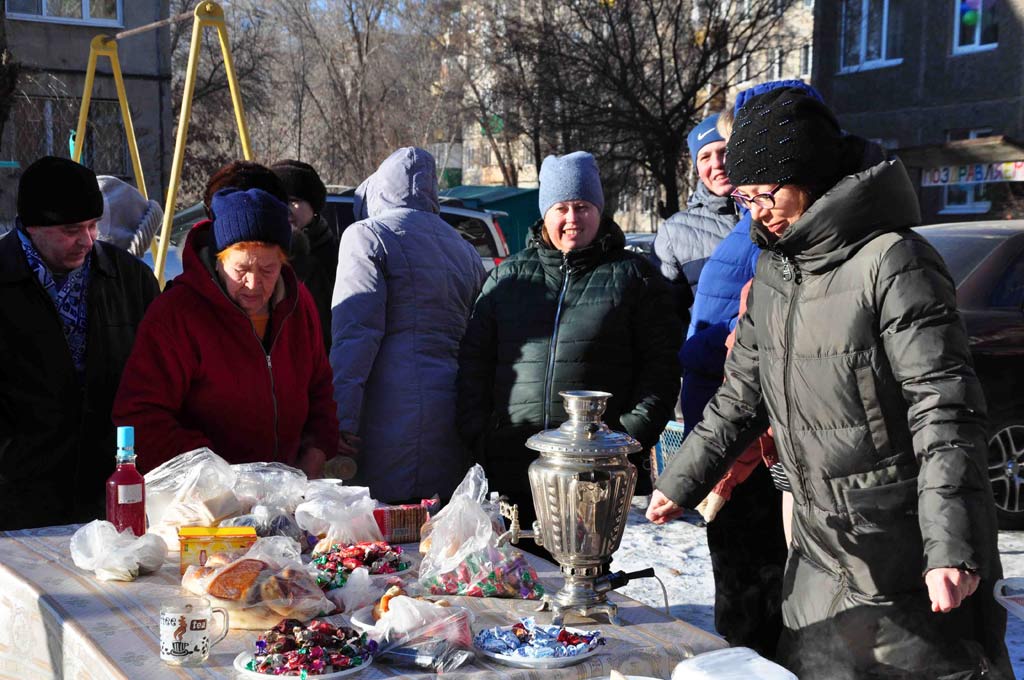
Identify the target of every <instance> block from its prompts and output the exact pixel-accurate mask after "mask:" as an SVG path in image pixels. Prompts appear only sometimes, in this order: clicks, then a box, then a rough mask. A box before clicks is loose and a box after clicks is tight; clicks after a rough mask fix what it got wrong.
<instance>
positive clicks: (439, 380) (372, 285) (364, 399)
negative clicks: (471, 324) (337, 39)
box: [331, 147, 485, 501]
mask: <svg viewBox="0 0 1024 680" xmlns="http://www.w3.org/2000/svg"><path fill="white" fill-rule="evenodd" d="M438 210H439V206H438V202H437V176H436V174H435V169H434V159H433V157H432V156H430V154H428V153H427V152H426V151H423V150H422V149H416V148H411V147H410V148H406V149H400V150H399V151H396V152H395V153H394V154H392V155H391V156H390V157H389V158H388V159H387V160H385V161H384V162H383V163H381V166H380V168H379V169H378V170H377V172H375V173H374V174H373V175H371V176H370V177H369V178H368V179H367V180H366V181H365V182H363V184H362V185H361V186H360V187H359V188H358V189H357V190H356V200H355V205H354V211H355V215H356V218H357V219H359V221H358V222H355V223H354V224H352V225H351V226H349V227H348V228H347V229H346V230H345V232H344V234H342V237H341V248H340V250H339V254H338V275H337V278H336V280H335V285H334V299H333V303H332V305H333V316H332V339H333V342H332V345H331V368H332V370H333V371H334V399H335V401H336V402H337V403H338V421H339V423H340V426H341V429H342V430H343V431H347V432H355V433H357V434H358V435H359V436H360V437H361V438H362V440H363V441H362V450H361V451H360V457H359V474H358V476H357V478H356V480H355V483H361V484H364V485H366V486H369V487H370V493H371V494H372V495H373V497H374V498H376V499H378V500H382V501H402V500H411V499H415V498H429V497H430V496H432V495H434V494H435V493H436V494H438V495H440V496H441V498H443V499H444V498H447V497H448V496H450V495H451V493H452V491H453V490H454V489H455V486H456V485H457V484H458V483H459V481H460V480H461V479H462V477H463V475H464V474H465V472H466V470H467V469H468V467H469V458H468V452H467V451H466V450H465V449H464V448H463V446H462V442H461V441H460V439H459V436H458V434H457V433H456V431H455V375H456V373H457V372H458V353H459V341H460V340H461V339H462V334H463V332H464V331H465V329H466V322H467V321H468V320H469V314H470V312H471V310H472V309H473V301H474V300H475V299H476V296H477V293H478V292H479V291H480V286H481V285H482V284H483V280H484V276H485V272H484V268H483V264H482V263H481V262H480V256H479V255H477V253H476V251H475V250H474V249H473V247H472V246H471V245H469V244H468V243H467V242H466V241H465V240H464V239H463V238H462V236H460V235H459V233H458V232H457V231H455V230H454V229H453V228H452V227H451V226H450V225H449V224H448V223H447V222H445V221H444V220H443V219H441V218H440V217H439V216H438V214H437V213H438Z"/></svg>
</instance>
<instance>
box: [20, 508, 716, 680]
mask: <svg viewBox="0 0 1024 680" xmlns="http://www.w3.org/2000/svg"><path fill="white" fill-rule="evenodd" d="M75 528H76V527H74V526H65V527H47V528H43V529H32V530H24V531H11V532H5V533H3V532H0V678H18V679H22V678H26V679H27V678H32V679H33V680H34V679H36V678H49V677H60V678H67V679H69V680H71V679H74V680H92V679H95V680H113V679H116V678H129V679H131V680H135V679H140V680H141V679H145V680H150V679H152V680H158V679H160V678H234V677H236V676H238V675H239V674H237V673H236V672H235V671H234V669H233V668H232V661H233V660H234V658H235V657H236V656H237V655H238V654H239V652H241V651H246V650H250V649H251V648H252V646H253V642H254V640H255V639H256V635H257V631H242V630H239V631H231V633H229V635H228V637H227V638H226V639H225V640H224V641H223V642H221V643H220V644H218V645H217V646H216V647H214V648H213V650H212V652H211V654H210V659H209V661H208V663H207V664H206V665H205V666H202V667H199V668H189V669H184V668H175V667H171V666H167V665H165V664H164V663H163V662H161V661H160V654H159V647H158V644H159V626H158V623H157V619H158V612H159V608H160V603H161V602H162V601H164V600H167V599H172V598H174V597H176V596H179V595H181V594H182V592H183V591H182V590H181V588H180V579H179V577H178V562H177V559H178V555H177V553H170V555H169V556H168V561H167V562H166V563H165V564H164V567H163V568H162V569H161V570H160V571H159V572H157V573H155V574H149V575H146V576H142V577H140V578H139V579H138V580H136V581H134V582H131V583H123V582H114V581H99V580H97V579H96V578H94V577H93V575H92V574H91V573H90V572H84V571H82V570H80V569H78V568H77V567H75V565H74V563H73V562H72V561H71V553H70V549H69V543H70V539H71V535H72V533H74V530H75ZM410 548H412V546H410ZM410 552H411V553H415V549H412V550H410ZM528 557H529V558H530V560H531V562H532V563H533V565H534V566H535V567H536V568H537V571H538V574H539V575H540V578H541V581H542V583H543V584H544V586H545V588H548V589H549V591H554V590H556V589H557V588H558V587H560V586H561V579H560V577H559V572H558V568H557V567H556V566H555V565H553V564H551V563H549V562H546V561H544V560H541V559H540V558H536V557H533V556H532V555H528ZM450 599H451V600H453V603H455V604H459V605H462V606H465V607H467V608H469V609H471V610H472V611H473V612H474V614H475V616H476V620H475V623H474V630H479V629H480V628H482V627H491V626H496V625H505V624H509V623H512V622H514V621H515V620H516V619H518V618H519V617H520V616H525V615H529V614H532V613H533V610H534V609H535V608H536V604H537V603H535V602H530V601H526V600H503V599H495V598H470V597H458V598H450ZM612 600H613V601H614V602H616V603H617V604H618V606H619V615H620V616H621V618H622V620H623V624H624V625H622V626H613V625H610V624H608V623H606V622H604V621H601V620H587V619H580V618H577V617H569V618H570V620H569V621H568V623H569V625H572V626H577V627H582V628H597V629H599V630H600V631H601V632H602V633H603V634H604V636H605V637H606V638H607V644H606V645H605V646H603V647H601V648H599V651H598V652H597V653H595V654H594V655H592V656H591V657H590V658H588V659H587V660H586V661H584V662H583V663H581V664H578V665H576V666H571V667H569V668H564V669H560V670H557V671H554V670H549V671H531V670H522V669H514V668H509V667H507V666H503V665H500V664H498V663H496V662H491V661H489V660H486V659H483V658H482V657H478V659H477V660H476V661H475V662H473V663H472V664H470V665H467V666H464V667H463V668H460V669H459V670H458V671H455V672H453V673H450V674H449V675H451V676H453V677H460V678H463V677H464V678H474V680H475V679H477V678H498V677H500V678H502V680H523V679H526V678H537V679H538V680H539V679H540V678H544V679H545V680H547V679H552V680H560V679H565V680H583V679H585V678H593V677H601V676H607V675H608V673H609V671H610V670H611V669H617V670H619V671H621V672H623V673H626V674H633V675H649V676H655V677H659V678H668V676H669V674H670V673H671V670H672V668H673V666H675V664H676V663H678V662H679V661H680V660H681V659H682V658H684V657H686V656H688V655H689V654H690V653H698V654H699V653H701V652H705V651H709V650H712V649H719V648H722V647H725V646H726V645H725V642H724V641H723V640H721V639H719V638H717V637H715V636H713V635H709V634H708V633H705V632H704V631H702V630H700V629H698V628H696V627H694V626H691V625H690V624H688V623H685V622H683V621H680V620H678V619H674V618H671V617H669V616H666V615H665V614H663V613H662V612H659V611H657V610H654V609H651V608H650V607H647V606H645V605H642V604H640V603H639V602H636V601H634V600H631V599H629V598H627V597H624V596H621V595H618V594H617V593H613V594H612ZM536 616H537V620H538V621H539V622H542V623H549V622H550V617H551V614H550V613H540V614H536ZM691 650H692V652H691ZM353 677H354V678H358V680H377V679H378V678H391V677H424V678H425V677H432V676H431V675H430V674H426V673H417V672H416V671H409V670H406V669H399V668H394V667H388V666H386V665H384V664H383V663H375V664H374V665H372V666H370V667H368V668H367V669H366V670H364V671H360V672H358V673H356V674H355V675H354V676H353Z"/></svg>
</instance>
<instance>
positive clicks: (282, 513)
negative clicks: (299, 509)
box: [220, 505, 306, 545]
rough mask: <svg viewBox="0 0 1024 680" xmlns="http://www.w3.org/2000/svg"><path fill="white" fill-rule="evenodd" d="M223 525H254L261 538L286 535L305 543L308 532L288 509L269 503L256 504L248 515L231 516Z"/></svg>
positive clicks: (221, 524) (301, 543) (302, 543)
mask: <svg viewBox="0 0 1024 680" xmlns="http://www.w3.org/2000/svg"><path fill="white" fill-rule="evenodd" d="M220 526H222V527H252V528H254V529H255V530H256V535H257V536H259V537H260V538H266V537H268V536H286V537H288V538H290V539H292V540H293V541H296V542H297V543H299V544H300V545H304V543H305V538H306V533H305V532H304V531H303V530H302V528H301V527H299V525H298V523H297V522H296V521H295V516H294V515H293V514H292V513H291V512H289V511H288V510H286V509H284V508H281V507H277V506H269V505H254V506H252V509H251V510H250V511H249V514H247V515H239V516H238V517H230V518H228V519H226V520H224V521H223V522H221V523H220Z"/></svg>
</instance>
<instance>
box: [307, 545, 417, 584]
mask: <svg viewBox="0 0 1024 680" xmlns="http://www.w3.org/2000/svg"><path fill="white" fill-rule="evenodd" d="M312 564H313V566H314V567H315V568H316V571H317V577H316V580H317V584H318V585H319V586H320V587H321V588H322V589H323V590H324V591H329V590H334V589H336V588H341V587H342V586H344V585H345V582H346V581H347V580H348V578H349V576H350V575H351V574H352V572H354V571H355V570H356V569H359V568H366V569H368V570H369V572H370V574H394V573H396V572H399V571H405V570H406V569H408V568H409V566H410V565H411V563H410V562H409V560H408V559H406V558H404V557H403V556H402V547H401V546H398V545H395V546H392V545H390V544H388V543H385V542H384V541H362V542H359V543H351V544H345V543H333V542H330V541H321V542H320V543H319V544H317V547H316V549H315V550H314V551H313V561H312Z"/></svg>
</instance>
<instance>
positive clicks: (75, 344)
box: [18, 229, 92, 379]
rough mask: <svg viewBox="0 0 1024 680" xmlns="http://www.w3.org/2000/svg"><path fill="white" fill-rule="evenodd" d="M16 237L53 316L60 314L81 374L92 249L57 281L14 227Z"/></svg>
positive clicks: (74, 359)
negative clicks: (52, 311)
mask: <svg viewBox="0 0 1024 680" xmlns="http://www.w3.org/2000/svg"><path fill="white" fill-rule="evenodd" d="M18 238H19V239H20V241H21V249H22V250H23V251H25V259H26V260H28V266H29V267H30V268H31V269H32V271H33V272H35V275H36V278H38V279H39V283H40V284H42V286H43V289H44V290H46V292H47V294H48V295H49V296H50V299H51V300H53V304H54V306H55V307H56V308H57V316H58V317H60V325H61V327H62V328H63V329H64V339H65V340H66V341H67V343H68V349H69V350H70V351H71V361H72V363H73V364H74V366H75V372H76V373H78V377H79V379H81V378H83V377H84V375H85V342H86V337H87V330H88V328H89V325H88V304H87V300H86V291H87V290H88V287H89V263H90V261H91V260H92V253H90V254H89V255H88V256H86V258H85V263H84V264H83V265H82V266H81V267H79V268H78V269H75V270H73V271H71V272H70V273H69V274H68V275H67V277H61V278H63V281H60V280H58V279H55V278H54V276H53V274H52V273H51V272H50V269H49V268H48V267H47V266H46V263H44V262H43V258H42V257H41V256H40V255H39V251H37V250H36V247H35V246H34V245H32V241H31V239H29V237H28V234H26V233H25V232H24V231H23V230H21V229H18Z"/></svg>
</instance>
